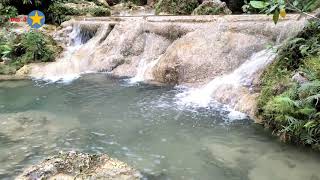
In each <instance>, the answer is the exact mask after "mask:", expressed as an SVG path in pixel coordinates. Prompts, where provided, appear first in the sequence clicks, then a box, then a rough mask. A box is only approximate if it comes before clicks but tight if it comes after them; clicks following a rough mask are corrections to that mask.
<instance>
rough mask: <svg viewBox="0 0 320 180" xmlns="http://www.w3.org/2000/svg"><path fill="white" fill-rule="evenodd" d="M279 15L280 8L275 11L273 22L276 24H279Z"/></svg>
mask: <svg viewBox="0 0 320 180" xmlns="http://www.w3.org/2000/svg"><path fill="white" fill-rule="evenodd" d="M279 15H280V12H279V10H278V9H277V10H275V11H274V13H273V22H274V23H275V24H277V23H278V21H279Z"/></svg>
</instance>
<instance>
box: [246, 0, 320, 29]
mask: <svg viewBox="0 0 320 180" xmlns="http://www.w3.org/2000/svg"><path fill="white" fill-rule="evenodd" d="M316 3H319V2H318V0H311V1H309V2H307V3H305V2H304V1H299V0H294V1H293V2H290V0H269V1H256V0H254V1H250V6H252V7H253V8H255V9H258V10H260V11H261V12H264V13H266V14H268V15H270V14H273V21H274V23H275V24H277V23H278V21H279V18H280V17H282V18H284V17H286V15H287V10H290V11H294V12H298V13H301V14H304V15H306V16H309V17H312V18H314V19H317V20H320V18H318V17H316V16H314V15H312V14H309V13H307V11H309V10H310V9H312V8H311V7H312V6H313V5H314V4H316ZM298 6H301V8H298Z"/></svg>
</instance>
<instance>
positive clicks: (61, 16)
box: [48, 0, 111, 24]
mask: <svg viewBox="0 0 320 180" xmlns="http://www.w3.org/2000/svg"><path fill="white" fill-rule="evenodd" d="M66 2H68V3H74V4H79V3H81V1H80V2H79V1H75V2H73V1H72V0H69V1H66ZM94 2H95V1H94ZM48 14H49V21H51V22H53V23H56V24H61V23H62V22H64V21H67V20H70V18H71V16H84V15H87V14H90V15H92V16H110V15H111V12H110V9H109V8H107V7H106V6H105V5H104V6H94V7H88V8H83V9H76V8H73V7H69V6H66V5H65V3H62V2H59V1H58V2H55V3H53V4H52V5H50V7H49V9H48Z"/></svg>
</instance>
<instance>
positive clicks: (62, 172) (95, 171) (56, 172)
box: [16, 151, 141, 180]
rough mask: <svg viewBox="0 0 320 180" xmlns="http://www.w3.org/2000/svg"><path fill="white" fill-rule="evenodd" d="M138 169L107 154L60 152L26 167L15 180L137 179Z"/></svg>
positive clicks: (138, 175) (138, 177) (139, 176)
mask: <svg viewBox="0 0 320 180" xmlns="http://www.w3.org/2000/svg"><path fill="white" fill-rule="evenodd" d="M140 178H141V174H140V173H139V171H137V170H135V169H133V168H132V167H130V166H129V165H127V164H125V163H123V162H120V161H119V160H116V159H112V158H110V157H109V156H107V155H105V154H102V155H90V154H85V153H80V152H73V151H71V152H66V153H64V152H60V153H59V154H58V155H56V156H52V157H50V158H47V159H46V160H44V161H43V162H41V163H39V164H37V165H34V166H31V167H30V168H28V169H26V170H25V171H24V172H23V173H22V174H21V175H19V176H18V177H17V178H16V180H32V179H51V180H54V179H64V180H74V179H78V180H81V179H109V180H112V179H114V180H138V179H140Z"/></svg>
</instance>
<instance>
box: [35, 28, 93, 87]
mask: <svg viewBox="0 0 320 180" xmlns="http://www.w3.org/2000/svg"><path fill="white" fill-rule="evenodd" d="M90 38H91V37H90V35H89V34H88V33H83V32H81V27H80V25H74V26H73V28H72V31H71V33H70V34H69V36H68V40H69V42H68V45H67V48H66V50H65V51H64V53H63V54H62V56H61V58H60V59H58V60H57V61H56V62H53V63H50V64H47V65H39V66H37V65H35V66H34V67H33V70H32V73H31V75H30V76H31V77H33V78H35V79H39V80H44V81H49V82H57V81H61V82H64V83H66V82H70V81H72V80H74V79H76V78H79V77H80V75H81V74H82V73H84V72H86V71H88V70H87V69H86V67H87V66H86V65H87V64H88V63H89V59H90V56H91V54H92V53H93V52H94V43H96V42H90Z"/></svg>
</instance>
